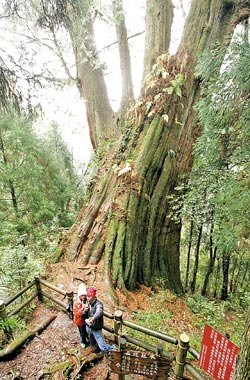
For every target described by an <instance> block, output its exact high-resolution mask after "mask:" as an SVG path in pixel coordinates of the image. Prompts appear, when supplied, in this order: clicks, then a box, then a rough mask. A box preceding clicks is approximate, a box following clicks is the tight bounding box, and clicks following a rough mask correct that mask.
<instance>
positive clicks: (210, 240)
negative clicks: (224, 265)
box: [201, 223, 217, 296]
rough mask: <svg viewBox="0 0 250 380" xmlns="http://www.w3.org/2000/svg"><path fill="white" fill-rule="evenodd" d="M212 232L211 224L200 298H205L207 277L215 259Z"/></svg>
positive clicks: (212, 268)
mask: <svg viewBox="0 0 250 380" xmlns="http://www.w3.org/2000/svg"><path fill="white" fill-rule="evenodd" d="M213 230H214V225H213V223H212V224H211V229H210V236H209V266H208V270H207V273H206V275H205V279H204V283H203V287H202V291H201V295H202V296H206V293H207V285H208V281H209V276H210V275H211V274H212V273H213V270H214V263H215V259H216V252H217V247H215V248H214V246H213Z"/></svg>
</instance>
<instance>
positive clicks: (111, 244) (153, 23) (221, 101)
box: [0, 0, 250, 380]
mask: <svg viewBox="0 0 250 380" xmlns="http://www.w3.org/2000/svg"><path fill="white" fill-rule="evenodd" d="M249 15H250V3H249V1H247V0H234V1H229V0H217V1H215V0H206V1H203V0H173V1H172V0H158V1H155V0H145V1H139V0H138V1H135V2H133V1H130V0H124V1H122V0H88V1H84V0H48V1H44V0H34V1H33V0H26V1H18V0H11V1H10V0H2V1H1V14H0V25H1V30H2V36H3V37H2V40H3V42H2V45H1V47H0V70H1V77H0V172H1V175H0V189H1V196H0V220H1V223H0V232H1V233H0V298H3V299H4V298H6V297H7V295H10V294H13V293H15V292H16V291H18V290H20V289H21V288H22V287H24V286H26V285H27V283H28V282H29V281H31V280H32V279H33V278H34V276H35V274H37V273H40V275H44V276H46V268H47V266H48V265H49V264H51V263H60V262H62V263H63V262H64V261H69V262H77V263H80V264H81V265H82V266H86V265H91V266H96V265H98V264H100V263H102V268H103V270H102V279H103V284H104V286H105V288H106V290H107V293H108V295H109V297H110V300H112V302H113V303H114V304H117V305H118V304H119V302H120V300H119V294H120V292H125V293H126V291H136V290H137V289H139V288H140V286H146V287H148V288H150V289H153V290H159V289H161V290H166V291H171V292H173V293H174V294H175V295H176V296H178V297H185V296H186V297H189V299H190V300H193V301H192V302H193V305H192V306H191V307H193V309H195V308H196V307H197V308H201V306H202V305H205V303H206V302H210V305H214V302H215V303H216V304H220V305H223V306H224V307H226V308H229V309H230V308H231V309H232V310H241V311H242V312H243V313H244V317H245V320H246V323H245V329H246V330H247V331H248V334H245V335H244V336H245V338H244V340H243V343H242V346H243V347H244V348H242V355H241V360H240V364H239V366H238V367H237V371H236V375H235V380H239V379H242V380H244V379H247V372H248V369H249V363H248V362H247V360H244V357H245V358H247V356H249V355H248V353H249V344H247V343H246V342H248V343H249V339H250V338H249V294H250V288H249V284H250V278H249V277H250V276H249V273H250V256H249V251H250V236H249V231H250V228H249V227H250V225H249V223H250V222H249V221H250V211H249V204H250V178H249V173H250V159H249V158H250V104H249V103H250V97H249V89H250V63H249V62H250V32H249ZM100 40H101V42H100ZM104 41H105V42H104ZM103 43H104V44H105V46H104V45H103ZM100 46H101V47H100ZM105 59H106V61H105ZM112 70H115V71H116V73H115V75H114V76H112V74H114V73H113V72H112ZM118 76H119V79H118ZM118 82H119V83H118ZM117 88H118V90H117ZM70 89H74V91H75V92H74V94H77V97H76V98H77V99H78V100H79V105H80V108H81V111H82V110H83V111H84V116H83V114H82V113H81V114H80V115H81V116H80V117H81V118H82V120H81V121H80V125H81V128H87V130H88V134H89V137H88V139H89V144H90V145H91V149H90V150H91V154H90V158H88V159H87V162H86V164H85V165H82V167H81V168H80V169H79V166H77V165H76V162H75V160H74V156H73V153H72V150H71V149H70V146H69V144H68V142H67V141H66V140H65V138H63V135H62V133H61V127H60V120H59V119H58V120H59V121H58V120H57V118H56V116H57V114H58V109H57V103H56V101H58V99H57V100H56V99H55V98H58V94H59V93H60V91H65V90H70ZM117 91H118V95H117ZM115 92H116V95H114V94H115ZM41 94H43V97H45V99H46V98H47V101H49V102H51V103H52V109H53V112H52V113H53V116H55V117H54V120H53V119H51V121H48V119H47V118H46V112H45V109H44V108H43V106H44V100H42V99H41V98H42V96H41ZM51 94H55V96H54V98H53V99H52V98H50V96H51ZM115 97H116V99H115ZM51 99H52V100H51ZM117 99H119V101H118V100H117ZM66 102H67V100H66V101H65V103H66ZM61 106H62V108H64V107H65V105H64V104H61ZM53 107H54V108H53ZM72 113H73V111H72ZM64 118H65V120H66V119H67V118H68V116H66V113H65V114H64V115H63V116H62V119H64ZM55 120H56V121H55ZM67 120H69V122H67V128H68V129H70V128H72V129H74V125H75V123H76V122H75V119H74V118H73V119H72V121H70V120H71V119H67ZM77 149H79V150H81V151H84V150H85V151H86V150H88V149H89V148H88V143H87V142H86V141H85V139H84V138H83V139H78V141H77ZM197 305H199V306H197ZM243 329H244V323H243V322H242V326H241V333H243ZM238 339H239V340H240V338H239V337H238ZM238 343H240V341H239V342H238ZM247 347H248V348H247ZM248 361H249V360H248Z"/></svg>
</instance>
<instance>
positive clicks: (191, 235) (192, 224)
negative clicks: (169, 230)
mask: <svg viewBox="0 0 250 380" xmlns="http://www.w3.org/2000/svg"><path fill="white" fill-rule="evenodd" d="M193 230H194V222H193V220H191V224H190V234H189V240H188V252H187V268H186V277H185V291H187V289H188V281H189V271H190V256H191V247H192V240H193Z"/></svg>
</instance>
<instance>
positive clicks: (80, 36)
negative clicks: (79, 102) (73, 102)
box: [65, 3, 119, 149]
mask: <svg viewBox="0 0 250 380" xmlns="http://www.w3.org/2000/svg"><path fill="white" fill-rule="evenodd" d="M68 7H69V8H70V9H69V10H68V12H69V14H70V15H71V16H70V17H66V16H65V25H66V28H67V29H68V31H69V34H70V37H71V42H72V46H73V50H74V54H75V61H76V70H77V80H78V88H79V91H80V93H81V95H82V97H83V100H84V102H85V107H86V113H87V120H88V126H89V135H90V140H91V143H92V146H93V148H94V149H96V148H97V146H98V144H99V143H100V142H103V141H104V140H106V139H109V138H114V139H115V140H116V139H117V138H118V137H119V131H118V127H117V124H116V117H115V113H114V112H113V110H112V107H111V105H110V102H109V98H108V92H107V88H106V84H105V80H104V75H103V66H102V64H101V63H100V61H99V57H98V53H97V49H96V43H95V36H94V27H93V21H94V15H93V14H92V11H93V10H92V9H91V6H90V4H89V5H88V4H87V3H86V4H84V5H81V6H80V5H77V4H74V5H73V6H72V7H71V6H70V4H69V5H68Z"/></svg>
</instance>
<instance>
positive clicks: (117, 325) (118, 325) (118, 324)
mask: <svg viewBox="0 0 250 380" xmlns="http://www.w3.org/2000/svg"><path fill="white" fill-rule="evenodd" d="M121 335H122V311H121V310H116V311H115V320H114V341H115V344H119V337H120V336H121Z"/></svg>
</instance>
